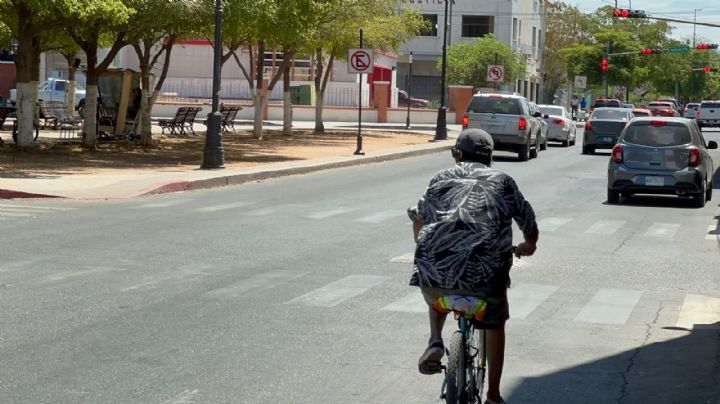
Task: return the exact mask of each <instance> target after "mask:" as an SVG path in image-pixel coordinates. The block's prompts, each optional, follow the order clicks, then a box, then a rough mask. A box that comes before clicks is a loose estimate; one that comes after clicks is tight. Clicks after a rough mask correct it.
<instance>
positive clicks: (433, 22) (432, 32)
mask: <svg viewBox="0 0 720 404" xmlns="http://www.w3.org/2000/svg"><path fill="white" fill-rule="evenodd" d="M423 19H424V20H425V22H426V23H427V24H429V25H430V27H428V28H426V29H423V30H422V31H420V36H437V34H438V30H437V29H438V16H437V14H423Z"/></svg>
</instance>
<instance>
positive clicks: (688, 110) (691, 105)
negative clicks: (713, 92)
mask: <svg viewBox="0 0 720 404" xmlns="http://www.w3.org/2000/svg"><path fill="white" fill-rule="evenodd" d="M699 106H700V103H697V102H688V103H687V104H685V109H683V116H684V117H685V118H688V119H695V110H696V109H698V107H699Z"/></svg>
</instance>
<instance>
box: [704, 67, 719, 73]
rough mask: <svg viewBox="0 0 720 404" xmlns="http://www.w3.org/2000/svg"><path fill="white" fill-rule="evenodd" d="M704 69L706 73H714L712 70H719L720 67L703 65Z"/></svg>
mask: <svg viewBox="0 0 720 404" xmlns="http://www.w3.org/2000/svg"><path fill="white" fill-rule="evenodd" d="M703 71H704V72H705V73H712V72H716V71H718V69H716V68H714V67H703Z"/></svg>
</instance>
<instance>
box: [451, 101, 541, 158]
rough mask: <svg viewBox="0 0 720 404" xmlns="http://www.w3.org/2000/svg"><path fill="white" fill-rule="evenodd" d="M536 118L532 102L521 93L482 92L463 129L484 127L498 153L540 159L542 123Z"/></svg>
mask: <svg viewBox="0 0 720 404" xmlns="http://www.w3.org/2000/svg"><path fill="white" fill-rule="evenodd" d="M538 117H539V112H538V116H532V115H531V113H530V104H528V100H527V99H526V98H525V97H523V96H521V95H518V94H504V93H478V94H475V95H474V96H473V98H472V100H471V101H470V104H469V105H468V108H467V111H466V113H465V116H464V117H463V121H462V123H463V129H465V128H480V129H483V130H485V131H486V132H488V133H489V134H490V136H492V139H493V141H494V142H495V150H504V151H513V152H516V153H517V154H518V160H520V161H527V160H528V159H530V158H533V157H537V155H538V151H539V150H540V136H541V135H540V123H539V122H538V121H537V120H536V119H534V118H538Z"/></svg>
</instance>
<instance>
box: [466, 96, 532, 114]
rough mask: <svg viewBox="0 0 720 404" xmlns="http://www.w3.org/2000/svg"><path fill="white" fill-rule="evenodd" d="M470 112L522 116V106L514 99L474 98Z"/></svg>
mask: <svg viewBox="0 0 720 404" xmlns="http://www.w3.org/2000/svg"><path fill="white" fill-rule="evenodd" d="M468 111H469V112H472V113H492V114H509V115H520V104H519V103H518V100H517V99H514V98H506V97H494V96H490V97H474V98H473V100H472V102H471V103H470V107H469V108H468Z"/></svg>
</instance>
